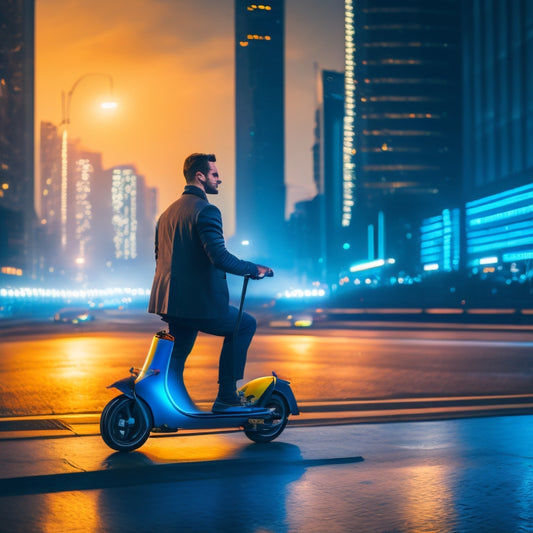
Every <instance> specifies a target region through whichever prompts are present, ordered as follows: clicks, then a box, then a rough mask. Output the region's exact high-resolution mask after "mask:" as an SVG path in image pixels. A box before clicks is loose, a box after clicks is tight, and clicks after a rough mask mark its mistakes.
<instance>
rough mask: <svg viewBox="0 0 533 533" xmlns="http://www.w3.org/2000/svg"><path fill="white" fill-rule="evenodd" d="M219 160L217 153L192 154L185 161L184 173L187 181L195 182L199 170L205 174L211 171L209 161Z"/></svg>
mask: <svg viewBox="0 0 533 533" xmlns="http://www.w3.org/2000/svg"><path fill="white" fill-rule="evenodd" d="M216 160H217V158H216V157H215V154H191V155H190V156H189V157H187V159H185V163H183V175H184V176H185V181H186V182H187V183H194V177H195V176H196V173H197V172H201V173H202V174H203V175H204V176H207V174H208V173H209V163H210V162H211V163H214V162H215V161H216Z"/></svg>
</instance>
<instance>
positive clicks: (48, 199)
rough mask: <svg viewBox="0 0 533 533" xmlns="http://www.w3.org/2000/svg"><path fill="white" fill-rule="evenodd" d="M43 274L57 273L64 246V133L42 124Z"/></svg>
mask: <svg viewBox="0 0 533 533" xmlns="http://www.w3.org/2000/svg"><path fill="white" fill-rule="evenodd" d="M39 146H40V161H39V164H40V175H41V183H40V198H39V214H40V217H39V236H40V237H39V239H40V244H41V246H39V247H36V248H37V251H38V264H39V275H40V276H41V277H42V276H48V275H52V274H53V273H57V272H58V271H59V270H60V267H61V265H60V264H59V263H58V261H59V257H60V252H61V246H60V239H61V137H60V135H59V131H58V128H57V126H55V125H54V124H52V123H51V122H41V126H40V144H39Z"/></svg>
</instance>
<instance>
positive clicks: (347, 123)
mask: <svg viewBox="0 0 533 533" xmlns="http://www.w3.org/2000/svg"><path fill="white" fill-rule="evenodd" d="M353 4H354V0H346V1H345V4H344V139H343V157H342V159H343V160H342V167H343V168H342V225H343V226H344V227H347V226H350V223H351V220H352V210H353V206H354V195H355V163H354V156H355V132H354V129H355V128H354V121H355V25H354V7H353Z"/></svg>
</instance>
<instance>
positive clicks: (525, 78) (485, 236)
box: [463, 0, 533, 294]
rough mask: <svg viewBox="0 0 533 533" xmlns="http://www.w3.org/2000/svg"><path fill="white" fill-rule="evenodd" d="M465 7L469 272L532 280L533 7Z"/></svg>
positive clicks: (502, 1)
mask: <svg viewBox="0 0 533 533" xmlns="http://www.w3.org/2000/svg"><path fill="white" fill-rule="evenodd" d="M463 4H464V5H463V19H464V25H463V29H464V58H463V70H464V74H463V77H464V143H465V156H464V176H463V183H464V185H463V189H464V196H465V200H466V213H465V231H466V250H465V251H466V263H467V268H469V269H470V271H471V272H474V273H479V274H488V275H491V273H493V274H494V276H493V277H494V278H500V279H502V280H503V279H504V280H505V281H506V282H510V281H512V280H518V281H527V280H531V279H532V278H533V268H532V266H531V264H532V259H533V185H532V183H533V150H532V148H531V147H532V146H533V63H532V61H531V58H532V57H533V4H532V3H531V2H528V1H521V0H519V1H512V0H499V1H491V2H464V3H463ZM530 291H531V288H530ZM530 294H531V293H530Z"/></svg>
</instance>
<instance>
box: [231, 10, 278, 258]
mask: <svg viewBox="0 0 533 533" xmlns="http://www.w3.org/2000/svg"><path fill="white" fill-rule="evenodd" d="M235 47H236V52H235V63H236V64H235V70H236V95H235V97H236V101H235V102H236V211H237V217H236V241H237V242H245V243H247V244H248V245H249V248H248V250H247V253H246V255H247V257H250V258H265V260H266V258H270V259H272V258H274V257H276V256H278V257H280V256H283V255H285V254H286V250H285V249H284V246H283V244H282V242H283V235H284V221H285V178H284V176H285V173H284V166H285V136H284V0H269V1H265V2H264V3H262V4H255V3H252V2H250V1H248V0H235Z"/></svg>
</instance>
